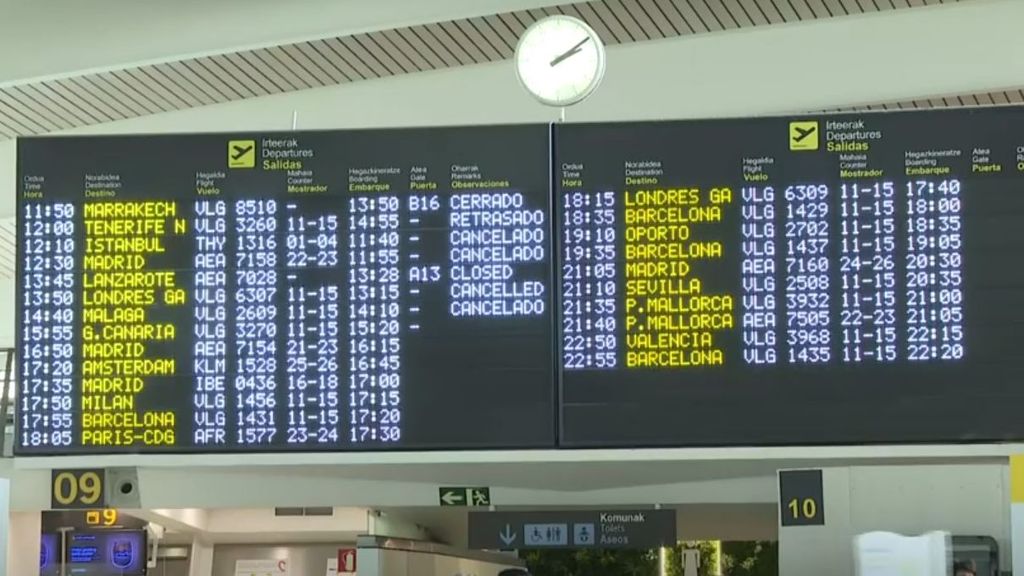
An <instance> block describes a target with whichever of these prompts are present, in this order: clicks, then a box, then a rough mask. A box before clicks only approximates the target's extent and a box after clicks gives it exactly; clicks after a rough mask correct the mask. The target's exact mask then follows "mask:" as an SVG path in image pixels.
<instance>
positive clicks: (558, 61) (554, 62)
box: [551, 36, 590, 68]
mask: <svg viewBox="0 0 1024 576" xmlns="http://www.w3.org/2000/svg"><path fill="white" fill-rule="evenodd" d="M589 40H590V36H587V37H586V38H584V39H583V40H580V41H579V42H577V43H576V45H575V46H573V47H572V48H569V49H568V50H566V51H565V52H563V53H562V54H559V55H558V56H556V57H555V59H554V60H552V61H551V66H552V68H553V67H555V66H558V65H559V64H561V63H562V61H563V60H565V59H567V58H569V57H570V56H572V55H573V54H576V53H577V52H579V51H580V49H581V48H582V47H583V45H584V44H586V43H587V42H588V41H589Z"/></svg>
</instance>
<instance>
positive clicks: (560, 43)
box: [516, 16, 604, 106]
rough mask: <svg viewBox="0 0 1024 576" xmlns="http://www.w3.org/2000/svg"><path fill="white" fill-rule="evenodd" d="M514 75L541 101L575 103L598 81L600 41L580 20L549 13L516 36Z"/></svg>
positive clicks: (601, 62) (601, 56)
mask: <svg viewBox="0 0 1024 576" xmlns="http://www.w3.org/2000/svg"><path fill="white" fill-rule="evenodd" d="M516 74H517V75H518V76H519V81H520V82H521V83H522V84H523V86H524V87H525V88H526V90H527V91H528V92H530V94H532V95H533V96H534V97H535V98H537V99H538V100H540V101H541V102H543V103H544V104H547V105H549V106H568V105H570V104H575V103H577V102H579V101H581V100H583V99H584V98H586V97H587V96H589V95H590V93H591V92H593V91H594V89H595V88H597V85H598V84H600V83H601V78H602V77H603V76H604V44H602V43H601V39H600V38H598V36H597V33H596V32H594V30H593V29H592V28H591V27H590V26H587V24H586V23H584V22H583V21H582V20H579V19H577V18H573V17H571V16H550V17H548V18H545V19H543V20H540V21H538V22H535V23H534V24H533V25H532V26H530V27H529V28H527V29H526V32H524V33H523V36H522V38H520V39H519V46H518V47H517V48H516Z"/></svg>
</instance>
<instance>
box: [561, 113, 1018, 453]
mask: <svg viewBox="0 0 1024 576" xmlns="http://www.w3.org/2000/svg"><path fill="white" fill-rule="evenodd" d="M555 141H556V154H555V159H556V165H555V174H554V177H555V182H556V194H555V196H556V197H555V203H556V214H557V216H556V217H557V220H558V227H559V228H558V238H559V246H558V260H557V267H558V269H559V270H558V296H559V304H558V306H559V308H560V313H561V317H560V319H559V322H560V329H561V332H560V355H561V370H562V419H561V441H562V444H563V445H564V446H569V447H574V446H575V447H593V446H666V445H672V446H695V445H766V444H820V443H854V442H856V443H863V442H918V441H930V442H935V441H964V440H990V441H991V440H1001V439H1020V438H1022V437H1024V419H1022V418H1021V416H1020V409H1021V407H1022V406H1024V388H1022V387H1021V382H1024V358H1022V354H1021V352H1020V349H1021V346H1020V344H1019V329H1020V328H1021V327H1022V326H1024V324H1022V322H1024V306H1021V303H1022V302H1024V272H1022V267H1021V266H1020V265H1019V263H1020V261H1021V255H1022V254H1024V235H1022V234H1021V233H1020V229H1021V222H1024V111H1022V110H1021V109H1015V108H1014V109H990V110H984V111H981V110H958V111H941V112H940V111H934V112H909V113H883V114H852V115H822V116H812V117H801V118H762V119H744V120H740V119H736V120H715V121H692V122H657V123H654V122H652V123H636V124H585V125H564V126H558V128H557V130H556V140H555Z"/></svg>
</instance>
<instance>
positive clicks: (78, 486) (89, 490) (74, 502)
mask: <svg viewBox="0 0 1024 576" xmlns="http://www.w3.org/2000/svg"><path fill="white" fill-rule="evenodd" d="M104 476H105V472H104V471H103V469H102V468H83V469H75V470H54V471H53V473H52V475H51V477H50V508H51V509H53V510H69V509H81V508H104V507H105V506H106V502H105V498H104V495H103V478H104Z"/></svg>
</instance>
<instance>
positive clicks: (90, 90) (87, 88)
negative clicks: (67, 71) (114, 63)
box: [54, 78, 135, 120]
mask: <svg viewBox="0 0 1024 576" xmlns="http://www.w3.org/2000/svg"><path fill="white" fill-rule="evenodd" d="M54 83H55V84H56V85H57V86H60V87H61V89H63V90H64V91H65V92H66V93H68V94H74V95H75V96H76V97H78V98H79V99H81V100H82V101H83V102H88V103H89V105H91V106H92V107H93V108H94V109H95V110H96V111H98V112H102V113H103V114H104V115H105V116H107V117H108V118H110V119H111V120H123V119H125V118H130V117H132V116H134V115H135V114H134V113H132V112H131V110H129V109H127V108H126V107H124V106H123V105H121V103H120V102H119V101H118V100H117V99H113V98H110V97H104V96H103V95H102V92H100V91H99V90H98V89H97V88H96V87H95V86H93V85H92V83H91V82H88V81H86V80H85V79H84V78H81V79H78V78H63V79H59V80H54Z"/></svg>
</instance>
